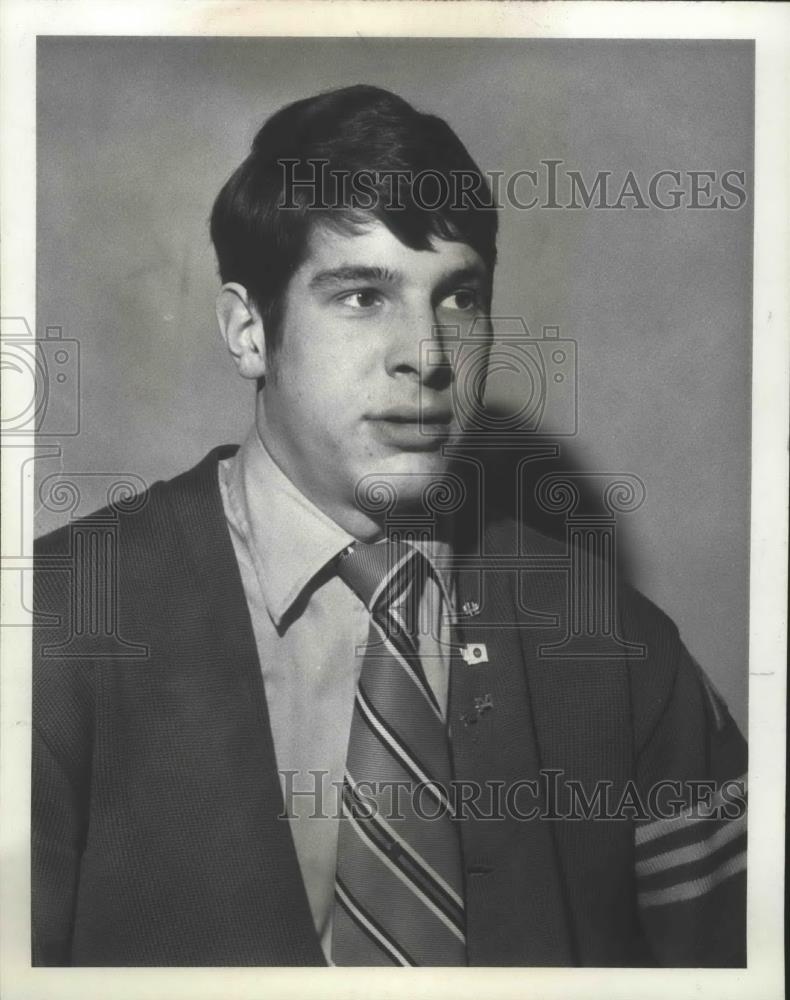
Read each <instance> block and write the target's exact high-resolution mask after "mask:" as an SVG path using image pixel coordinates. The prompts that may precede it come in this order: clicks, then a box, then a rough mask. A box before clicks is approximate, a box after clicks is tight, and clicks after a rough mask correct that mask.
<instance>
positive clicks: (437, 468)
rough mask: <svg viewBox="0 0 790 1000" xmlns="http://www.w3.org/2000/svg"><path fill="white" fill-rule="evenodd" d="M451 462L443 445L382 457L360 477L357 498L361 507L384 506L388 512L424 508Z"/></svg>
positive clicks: (373, 507)
mask: <svg viewBox="0 0 790 1000" xmlns="http://www.w3.org/2000/svg"><path fill="white" fill-rule="evenodd" d="M451 462H452V459H451V458H450V457H449V456H448V455H445V454H444V449H443V448H438V449H436V450H434V451H406V450H403V451H400V450H399V451H394V452H392V453H390V454H388V455H385V456H381V457H380V458H378V460H377V461H376V462H375V463H371V464H370V466H369V469H368V471H367V472H366V474H365V475H364V476H362V477H361V479H360V480H359V482H358V484H357V491H356V494H357V501H358V503H359V504H360V506H361V507H362V508H363V509H368V510H371V509H377V510H379V511H381V512H383V511H382V507H384V508H386V512H387V513H394V512H395V511H398V512H404V511H407V510H424V509H425V506H426V500H429V498H430V495H431V491H432V489H433V488H435V487H436V485H437V484H438V483H441V482H442V481H443V480H445V481H446V480H447V478H448V475H447V474H448V472H449V471H450V465H451ZM428 505H429V506H430V503H429V504H428Z"/></svg>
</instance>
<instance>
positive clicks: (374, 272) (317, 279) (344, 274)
mask: <svg viewBox="0 0 790 1000" xmlns="http://www.w3.org/2000/svg"><path fill="white" fill-rule="evenodd" d="M400 280H401V278H400V275H398V274H397V272H395V271H391V270H390V269H389V268H388V267H371V266H368V265H363V264H347V265H341V266H340V267H333V268H329V269H328V270H325V271H318V273H317V274H314V275H313V277H312V278H311V279H310V288H321V287H323V286H324V285H343V284H347V283H348V282H349V281H380V282H385V283H386V284H389V285H394V284H397V283H398V282H399V281H400Z"/></svg>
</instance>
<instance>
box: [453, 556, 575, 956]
mask: <svg viewBox="0 0 790 1000" xmlns="http://www.w3.org/2000/svg"><path fill="white" fill-rule="evenodd" d="M514 577H515V574H514V573H513V572H505V571H498V572H490V573H485V574H480V573H479V572H475V571H474V570H472V571H466V572H460V573H458V574H456V592H457V603H458V607H463V605H464V604H465V603H466V602H469V601H473V602H476V603H477V604H478V605H479V606H480V624H478V623H477V619H476V618H468V619H465V620H463V624H461V623H459V625H458V626H457V631H456V640H457V642H458V643H459V644H461V645H466V646H467V649H470V652H471V655H470V656H469V657H468V659H469V660H470V661H472V662H466V661H465V660H464V659H463V658H462V657H461V656H456V657H455V659H454V662H453V666H452V673H451V691H450V725H451V737H452V745H453V757H454V763H455V777H456V780H458V781H459V782H462V783H464V785H468V787H469V788H470V791H468V792H465V793H464V794H465V795H468V796H470V797H471V795H472V794H473V793H475V792H476V791H477V789H481V790H483V791H482V794H481V795H480V802H481V809H482V811H483V814H484V815H483V816H477V817H476V818H472V815H473V814H472V811H471V809H468V810H466V811H467V812H468V813H469V818H462V819H461V834H462V841H463V848H464V858H465V865H466V871H467V882H466V908H467V929H468V930H467V941H468V951H469V964H470V965H568V964H571V963H572V961H573V957H572V948H571V940H570V934H569V929H568V919H567V913H566V909H565V905H564V902H563V900H564V891H563V884H562V880H561V878H560V872H559V867H558V858H557V852H556V846H555V843H554V839H553V836H552V832H551V828H550V824H549V823H547V822H544V821H542V820H541V819H538V818H532V819H525V818H519V815H518V814H521V815H522V816H529V815H530V814H531V812H532V811H533V810H535V809H539V808H540V801H541V798H542V796H541V793H540V783H539V779H540V774H539V772H540V767H541V759H540V753H539V748H538V742H537V739H536V727H535V721H534V719H533V707H532V699H531V696H530V690H529V687H528V684H527V676H526V674H525V669H524V665H525V651H524V648H523V647H522V643H521V639H520V635H519V630H518V629H516V628H514V627H513V623H514V622H516V621H517V620H518V619H517V612H516V602H515V594H514ZM476 644H477V647H476ZM479 644H483V645H484V651H483V650H481V649H480V648H479ZM470 647H471V648H470ZM481 652H484V653H485V655H486V656H487V662H477V663H475V662H473V661H474V660H475V659H476V658H477V657H478V656H479V655H480V653H481ZM527 782H533V783H534V784H532V785H528V784H526V783H527ZM497 788H500V789H501V792H499V793H497V792H496V791H495V790H496V789H497ZM536 793H537V794H536ZM494 815H495V816H496V817H497V818H493V816H494ZM486 816H491V817H492V818H485V817H486Z"/></svg>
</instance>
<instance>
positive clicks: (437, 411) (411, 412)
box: [368, 406, 453, 428]
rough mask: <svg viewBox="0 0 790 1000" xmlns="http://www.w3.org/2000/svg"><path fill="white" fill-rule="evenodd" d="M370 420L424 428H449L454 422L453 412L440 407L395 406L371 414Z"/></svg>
mask: <svg viewBox="0 0 790 1000" xmlns="http://www.w3.org/2000/svg"><path fill="white" fill-rule="evenodd" d="M368 420H383V421H389V422H392V423H395V424H419V425H420V426H424V427H439V428H440V427H442V426H444V427H449V425H450V424H451V423H452V420H453V414H452V411H451V410H448V409H446V408H445V407H440V406H393V407H391V408H390V409H387V410H382V411H381V412H380V413H374V414H371V415H370V416H369V417H368Z"/></svg>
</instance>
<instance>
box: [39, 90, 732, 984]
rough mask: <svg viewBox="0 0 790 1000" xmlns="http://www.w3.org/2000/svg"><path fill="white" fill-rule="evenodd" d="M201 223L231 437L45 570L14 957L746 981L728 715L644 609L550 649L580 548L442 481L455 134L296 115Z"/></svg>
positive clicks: (482, 208) (452, 318)
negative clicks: (650, 974) (737, 971)
mask: <svg viewBox="0 0 790 1000" xmlns="http://www.w3.org/2000/svg"><path fill="white" fill-rule="evenodd" d="M428 181H431V182H432V183H433V184H434V185H435V190H434V191H433V192H432V193H431V194H428V185H427V182H428ZM436 192H438V193H439V194H440V195H441V197H436V196H435V195H436ZM459 192H460V193H459ZM429 201H430V207H429V205H428V202H429ZM211 226H212V238H213V240H214V244H215V247H216V250H217V255H218V259H219V269H220V274H221V278H222V282H223V284H222V288H221V291H220V294H219V297H218V303H217V315H218V319H219V325H220V329H221V332H222V335H223V337H224V338H225V341H226V343H227V346H228V349H229V351H230V352H231V354H232V355H233V357H234V359H235V361H236V363H237V365H238V369H239V372H240V374H241V375H242V376H243V377H244V378H248V379H253V380H255V382H256V384H257V392H256V405H255V419H254V424H253V427H252V429H251V430H250V433H249V435H248V437H247V438H246V440H245V441H244V442H243V444H242V445H241V447H240V448H238V449H236V448H232V447H227V448H221V449H217V450H215V451H213V452H211V453H210V454H209V455H207V456H206V458H205V459H204V460H203V461H202V462H201V463H200V464H199V465H198V466H197V467H196V468H194V469H192V470H190V471H189V472H187V473H184V474H183V475H181V476H178V477H177V478H175V479H173V480H171V481H169V482H167V483H157V484H155V485H154V486H153V487H152V488H151V489H150V490H149V491H148V492H147V493H146V494H144V495H143V496H142V497H139V498H136V499H135V500H134V501H133V502H131V503H125V504H124V503H121V504H118V505H116V506H115V507H113V508H108V509H107V510H105V511H103V512H99V515H96V516H95V517H93V518H91V519H89V520H88V521H87V522H77V523H76V524H73V525H70V526H69V527H68V528H67V529H63V530H61V531H58V532H55V533H54V534H52V535H50V536H48V537H47V538H44V539H42V540H41V541H40V542H39V544H38V559H39V563H38V570H37V574H36V583H37V597H36V601H37V604H36V610H37V612H38V613H39V615H40V620H41V622H42V625H41V627H39V628H38V629H37V631H36V636H35V641H34V657H35V663H34V739H33V953H34V962H35V963H36V964H52V965H64V964H65V965H68V964H74V965H321V964H325V963H334V964H337V965H448V966H449V965H464V964H470V965H572V964H578V965H597V966H602V965H610V966H616V965H639V964H643V965H658V964H661V965H692V966H701V965H739V964H744V963H745V930H744V925H745V899H744V889H745V870H744V862H745V814H744V794H745V786H744V778H745V768H746V758H745V745H744V742H743V739H742V737H741V736H740V734H739V732H738V730H737V728H736V726H735V725H734V723H733V721H732V719H731V718H730V716H729V713H728V712H727V710H726V707H725V706H724V705H723V703H722V702H721V699H720V698H719V697H718V695H716V693H715V692H714V691H713V689H712V687H711V685H710V683H709V682H708V681H707V679H706V677H705V675H704V674H703V673H702V672H701V670H700V669H699V668H698V667H697V665H696V664H695V663H694V661H693V660H692V659H691V657H690V656H689V654H688V653H687V651H686V650H685V648H684V647H683V645H682V643H681V642H680V640H679V637H678V634H677V629H676V628H675V626H674V625H673V624H672V622H670V621H669V620H668V619H667V618H666V616H665V615H664V614H663V613H662V612H661V611H660V610H659V609H657V608H656V607H654V606H653V605H652V604H651V603H650V602H649V601H647V600H646V598H644V597H642V596H641V595H639V594H637V593H635V592H633V591H631V590H629V589H627V588H617V590H616V591H612V592H609V591H608V590H607V589H606V586H605V585H604V584H603V583H601V584H600V585H597V589H596V586H593V587H592V589H591V590H590V591H589V592H588V593H586V594H585V595H583V600H587V599H588V598H589V599H593V598H594V599H595V600H598V601H606V600H609V601H610V602H611V607H612V608H615V607H616V612H617V613H616V623H615V631H614V635H616V638H617V642H616V643H615V644H614V645H612V643H611V642H610V643H609V645H608V646H606V652H605V653H604V654H603V655H602V654H601V651H600V649H598V650H595V649H592V647H588V653H587V654H586V655H585V654H581V655H580V653H579V647H578V644H577V646H576V647H574V649H575V651H574V650H571V649H570V647H568V646H567V645H566V646H563V642H564V641H565V640H567V637H568V636H569V635H570V634H571V633H572V632H573V629H574V628H575V622H574V618H573V616H574V614H575V612H576V611H577V610H578V606H579V605H578V603H574V601H577V599H578V595H576V596H575V597H569V594H570V593H571V591H570V589H569V588H568V587H567V585H566V583H567V579H568V576H569V574H568V571H567V559H566V558H565V557H566V555H567V553H565V551H564V548H563V546H561V545H558V544H557V543H555V542H553V541H550V540H549V539H547V538H545V537H543V536H542V535H540V534H538V533H537V532H535V531H533V530H531V529H530V528H529V527H527V526H525V525H524V524H522V523H520V522H519V521H518V520H517V519H514V518H513V517H506V516H503V515H494V514H493V513H492V512H490V511H486V510H484V509H483V504H482V500H481V496H482V493H481V490H480V489H477V488H476V486H477V487H479V486H480V476H481V475H483V474H484V472H485V469H484V468H483V467H481V465H480V463H479V462H478V463H475V462H474V461H472V462H470V461H468V460H467V461H466V466H465V467H466V469H467V474H462V473H461V472H460V471H459V470H460V469H461V468H462V467H464V461H463V459H464V452H463V435H462V433H461V432H462V431H463V430H464V426H463V424H464V416H463V414H462V413H461V412H460V411H461V407H460V406H459V396H458V390H459V383H458V378H457V371H458V353H457V352H458V344H459V343H460V342H462V341H463V340H464V337H465V336H466V337H469V336H470V335H471V334H472V333H473V332H474V333H475V336H476V337H478V338H479V331H480V330H481V329H483V330H490V325H489V323H488V320H487V317H488V315H489V314H490V311H491V288H492V280H493V270H494V264H495V259H496V230H497V219H496V211H495V209H494V207H493V201H492V196H491V192H490V189H489V187H488V185H487V183H486V181H485V179H484V178H483V176H482V174H481V172H480V170H479V169H478V167H477V166H476V165H475V164H474V163H473V161H472V160H471V158H470V157H469V154H468V153H467V151H466V150H465V148H464V147H463V145H462V144H461V142H460V140H459V139H458V138H457V136H455V134H454V133H453V132H452V130H451V129H450V128H449V127H448V126H447V124H446V123H445V122H443V121H441V120H439V119H437V118H434V117H431V116H427V115H423V114H420V113H418V112H417V111H416V110H414V109H413V108H412V107H411V106H410V105H408V104H406V103H405V102H404V101H402V100H401V99H400V98H398V97H396V96H395V95H392V94H389V93H387V92H385V91H382V90H378V89H376V88H372V87H362V86H359V87H350V88H346V89H343V90H339V91H334V92H331V93H328V94H323V95H320V96H317V97H313V98H310V99H307V100H304V101H299V102H297V103H296V104H293V105H290V106H288V107H286V108H284V109H282V110H281V111H279V112H278V113H277V114H275V115H274V116H273V117H272V118H271V119H270V120H269V121H268V122H267V123H266V124H265V125H264V126H263V128H262V129H261V130H260V132H259V133H258V135H257V137H256V139H255V142H254V144H253V148H252V151H251V153H250V155H249V157H248V158H247V159H246V160H245V162H244V163H243V164H242V165H241V166H240V167H239V169H238V170H237V171H236V172H235V173H234V174H233V176H232V177H231V178H230V180H229V181H228V182H227V184H226V185H225V186H224V188H223V190H222V191H221V193H220V195H219V197H218V199H217V202H216V204H215V206H214V211H213V214H212V223H211ZM478 357H479V353H478ZM461 402H463V400H462V401H461ZM478 452H479V445H478ZM476 475H477V480H475V476H476ZM437 490H438V491H439V492H438V493H437ZM102 525H104V526H105V531H106V533H105V535H102V534H101V532H102ZM106 526H109V527H106ZM107 539H109V541H108V540H107ZM514 557H517V558H514ZM591 565H594V566H595V567H596V569H597V570H599V571H600V575H599V576H598V577H597V579H599V580H601V581H603V580H605V579H607V577H606V576H605V572H606V570H607V567H606V565H605V564H601V563H599V562H593V563H591ZM110 606H112V608H113V612H112V614H109V615H107V616H106V617H105V618H104V619H103V621H105V622H106V623H108V627H107V628H105V630H104V632H103V633H102V634H101V635H100V634H99V633H100V632H101V629H98V628H97V627H95V622H94V619H93V618H91V615H92V611H91V609H92V608H100V609H101V608H103V609H105V610H106V609H107V608H108V607H110ZM86 608H87V609H88V610H86ZM94 617H95V616H94ZM577 633H578V629H577ZM108 637H109V639H108ZM577 638H578V635H577ZM609 638H611V637H609ZM113 640H114V641H113ZM136 654H139V655H136ZM333 793H334V795H333Z"/></svg>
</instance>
